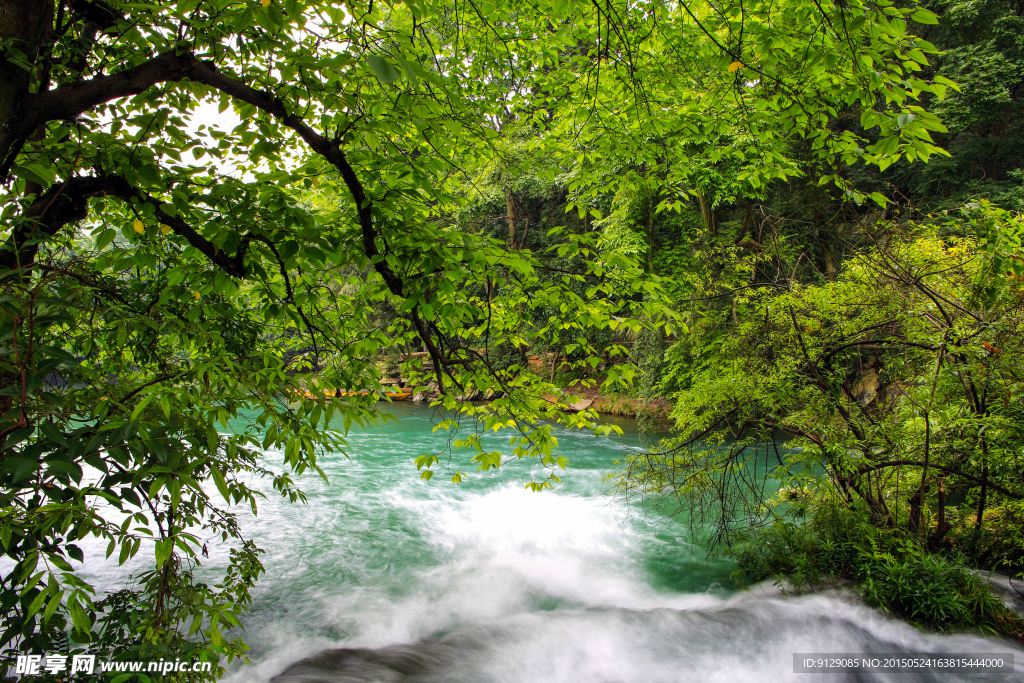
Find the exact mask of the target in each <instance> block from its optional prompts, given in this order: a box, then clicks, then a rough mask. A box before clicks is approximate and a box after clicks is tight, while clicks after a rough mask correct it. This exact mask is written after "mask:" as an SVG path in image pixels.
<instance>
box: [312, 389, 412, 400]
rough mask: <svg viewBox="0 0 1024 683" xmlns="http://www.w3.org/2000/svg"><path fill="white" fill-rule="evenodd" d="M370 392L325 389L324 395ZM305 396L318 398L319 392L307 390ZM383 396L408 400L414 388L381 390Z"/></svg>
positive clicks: (335, 396) (351, 394)
mask: <svg viewBox="0 0 1024 683" xmlns="http://www.w3.org/2000/svg"><path fill="white" fill-rule="evenodd" d="M368 393H370V392H369V391H366V390H365V389H364V390H362V391H325V392H324V396H327V397H328V398H339V397H342V396H358V395H360V394H368ZM303 396H305V397H306V398H316V396H317V394H314V393H313V392H311V391H306V392H304V393H303ZM381 396H386V397H387V398H390V399H391V400H392V401H408V400H409V399H410V398H412V389H410V388H398V389H388V390H386V391H383V392H381Z"/></svg>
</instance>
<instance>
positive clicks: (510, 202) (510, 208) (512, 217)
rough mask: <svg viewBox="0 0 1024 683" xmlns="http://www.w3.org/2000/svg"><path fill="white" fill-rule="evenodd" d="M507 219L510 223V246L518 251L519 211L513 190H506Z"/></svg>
mask: <svg viewBox="0 0 1024 683" xmlns="http://www.w3.org/2000/svg"><path fill="white" fill-rule="evenodd" d="M505 219H506V220H507V221H508V245H509V247H511V248H512V249H518V247H517V246H516V225H518V224H519V209H517V208H516V198H515V195H513V194H512V190H505Z"/></svg>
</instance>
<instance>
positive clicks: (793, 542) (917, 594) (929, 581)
mask: <svg viewBox="0 0 1024 683" xmlns="http://www.w3.org/2000/svg"><path fill="white" fill-rule="evenodd" d="M731 553H732V554H733V555H734V556H735V557H736V560H737V562H738V564H739V568H740V569H739V571H740V573H741V574H742V575H743V577H745V578H746V579H748V580H751V581H761V580H764V579H767V578H771V577H776V578H785V579H786V580H787V581H788V582H789V583H790V584H791V585H792V586H793V587H794V588H795V589H797V590H807V589H810V588H814V587H816V586H821V585H827V584H829V583H833V582H836V581H840V580H846V581H850V582H852V583H853V585H854V589H855V590H856V591H857V592H858V593H859V594H860V595H861V596H862V597H863V598H864V601H865V602H866V603H867V604H869V605H871V606H873V607H878V608H880V609H882V610H884V611H886V612H889V613H891V614H894V615H896V616H898V617H901V618H903V619H906V620H907V621H910V622H911V623H914V624H916V625H918V626H920V627H923V628H926V629H930V630H935V631H956V630H979V629H980V630H982V631H986V632H989V633H997V634H1000V635H1003V636H1007V637H1010V638H1013V639H1014V640H1017V641H1019V642H1022V643H1024V620H1022V618H1021V616H1020V615H1018V614H1017V613H1016V612H1014V611H1012V610H1010V609H1008V608H1007V607H1006V606H1005V604H1004V603H1003V601H1002V599H1001V598H1000V597H999V596H998V595H996V594H994V593H993V592H992V590H991V589H990V588H989V586H988V584H987V583H986V582H985V581H984V579H982V578H980V577H979V576H978V575H977V574H976V573H975V572H974V571H972V570H971V568H969V567H968V566H967V565H966V564H965V562H964V561H963V558H962V557H956V556H954V557H945V556H941V555H937V554H934V553H930V552H928V550H927V549H926V548H924V547H923V546H922V545H921V544H920V543H919V542H918V541H917V540H916V539H913V538H908V537H907V536H906V535H904V534H901V533H899V532H897V531H893V530H888V529H880V528H878V527H876V526H874V525H872V524H871V523H870V522H869V521H868V520H867V517H866V515H862V514H860V513H858V512H856V511H851V510H849V509H846V508H842V507H836V506H822V507H819V508H817V509H815V510H814V511H813V514H812V515H811V516H810V518H809V519H808V520H807V521H806V522H804V523H800V524H796V523H793V522H790V521H785V520H780V521H777V522H776V523H775V524H773V525H772V526H770V527H766V528H763V529H761V530H758V531H757V532H755V533H754V534H752V535H751V537H750V538H749V539H748V541H747V542H745V543H744V544H742V545H740V546H738V547H736V548H734V549H733V550H732V551H731Z"/></svg>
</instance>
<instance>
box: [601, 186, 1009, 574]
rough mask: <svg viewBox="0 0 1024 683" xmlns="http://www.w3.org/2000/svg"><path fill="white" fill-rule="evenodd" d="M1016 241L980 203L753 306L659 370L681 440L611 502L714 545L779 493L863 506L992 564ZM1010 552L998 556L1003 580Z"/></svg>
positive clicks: (1005, 465)
mask: <svg viewBox="0 0 1024 683" xmlns="http://www.w3.org/2000/svg"><path fill="white" fill-rule="evenodd" d="M1022 233H1024V221H1022V219H1021V218H1020V216H1018V215H1015V214H1011V213H1008V212H1006V211H1002V210H999V209H995V208H993V207H990V206H986V205H979V206H975V207H971V208H967V209H965V210H964V212H963V214H962V215H961V216H955V217H951V218H950V219H949V220H946V221H944V222H942V223H938V224H924V225H912V224H904V225H888V226H877V227H876V228H875V232H873V234H872V235H871V237H872V239H873V241H874V246H873V248H871V249H870V250H867V251H864V252H862V253H861V254H859V255H858V257H857V258H856V260H851V261H850V262H848V265H847V267H846V269H845V270H844V272H843V273H842V274H841V275H840V276H839V277H838V278H837V279H836V280H835V281H833V282H828V283H825V284H822V285H818V286H800V285H799V284H798V283H794V282H792V281H790V282H784V281H781V280H776V282H779V283H780V285H777V286H772V287H761V288H759V289H756V290H754V292H753V294H751V300H750V302H749V303H748V304H747V305H746V306H743V307H742V308H740V309H739V310H740V314H739V317H740V324H739V325H738V326H736V327H735V328H733V329H732V330H731V333H730V334H729V335H727V336H723V337H722V338H721V339H720V340H718V341H717V343H713V344H704V345H701V346H700V348H697V349H693V350H691V352H690V353H691V357H692V360H691V361H689V362H684V363H681V364H678V365H675V366H673V367H674V368H677V369H681V370H682V371H683V372H685V373H687V376H686V377H685V378H684V379H680V380H677V382H678V384H679V385H681V386H685V387H687V389H686V390H685V391H684V392H683V393H681V395H680V398H679V400H678V401H677V404H676V408H675V411H674V413H673V417H674V418H675V419H676V421H677V426H678V427H679V429H680V431H681V436H680V437H679V438H677V439H676V440H674V441H671V442H668V443H666V444H665V445H664V448H663V449H662V450H661V451H660V452H659V453H654V454H643V455H638V456H636V457H634V458H632V459H631V460H629V461H628V463H627V469H626V470H625V471H624V473H623V476H622V477H621V479H620V481H619V483H620V487H621V489H622V490H623V491H625V492H626V493H629V494H631V495H637V496H642V497H645V498H652V497H653V498H654V499H658V498H659V497H660V498H664V500H665V504H666V505H669V506H671V507H672V508H673V509H677V510H678V511H679V512H681V513H683V514H686V515H689V516H690V518H691V519H694V520H698V519H699V520H702V521H703V522H704V523H705V524H706V525H708V526H709V527H710V528H711V534H712V538H713V539H716V540H718V541H722V542H731V541H732V540H735V539H736V538H738V537H740V536H742V535H743V534H744V533H745V532H746V531H747V530H749V529H750V528H751V526H757V525H759V524H763V523H767V522H769V521H771V519H772V518H773V517H775V516H776V515H777V514H778V513H779V512H780V511H782V510H784V509H785V505H786V498H785V496H784V495H782V494H780V495H779V496H775V497H774V498H773V493H772V492H773V488H772V487H773V486H781V487H783V489H784V490H788V491H792V492H794V493H793V495H795V496H797V497H798V498H807V499H809V500H813V501H836V502H846V503H848V504H851V505H852V504H854V503H855V502H856V503H857V504H863V505H864V506H866V507H867V508H868V509H869V510H870V511H871V514H872V516H873V519H874V521H875V523H877V524H879V525H880V526H885V527H889V528H900V529H904V530H906V531H907V532H908V533H909V534H910V535H912V536H917V537H919V538H920V539H921V540H922V541H924V542H927V543H928V544H929V545H931V546H932V547H936V548H937V547H946V546H948V545H949V544H950V543H951V542H953V541H952V540H951V539H950V538H947V535H948V534H949V533H950V531H951V530H953V529H954V528H956V529H958V530H959V531H958V532H957V533H955V534H954V536H953V539H957V542H958V543H959V545H960V546H961V547H962V548H963V549H964V550H965V551H966V552H969V553H970V554H971V555H973V557H974V558H975V559H976V560H977V561H980V562H984V561H986V560H987V559H989V558H991V557H993V556H994V552H995V548H994V546H989V547H985V545H984V544H983V543H982V541H983V537H984V536H985V534H984V533H983V529H985V525H986V522H985V519H986V518H985V515H986V510H987V509H989V508H990V507H991V506H996V505H1006V504H1014V505H1015V504H1016V503H1015V501H1019V500H1021V498H1022V496H1024V491H1022V490H1021V489H1020V481H1019V477H1018V476H1017V472H1018V470H1019V458H1020V455H1021V452H1022V446H1024V441H1022V434H1021V431H1020V429H1019V424H1020V415H1019V407H1020V403H1019V400H1018V397H1019V395H1020V392H1021V390H1022V386H1021V384H1020V381H1021V380H1020V378H1021V376H1022V374H1021V367H1022V364H1024V356H1022V355H1021V351H1022V350H1021V347H1020V345H1019V339H1020V338H1021V332H1022V330H1021V329H1020V324H1021V317H1020V310H1021V304H1022V298H1021V296H1022V292H1021V289H1020V282H1021V280H1020V274H1021V273H1022V272H1024V263H1022V261H1021V260H1020V257H1019V254H1020V246H1019V245H1020V238H1021V235H1022ZM783 282H784V284H782V283H783ZM780 440H781V441H785V443H779V441H780ZM765 448H768V449H769V450H768V452H767V453H765V450H764V449H765ZM772 449H774V452H773V450H772ZM752 453H756V454H757V455H756V457H755V455H752ZM772 480H774V481H776V482H778V483H776V484H771V483H768V482H770V481H772ZM779 506H781V507H779ZM932 511H934V512H932ZM1009 518H1012V517H1006V516H1004V517H1003V518H1002V521H1000V519H998V518H997V519H996V520H990V521H989V525H990V526H992V525H999V526H1002V525H1004V524H1005V520H1006V519H1009ZM968 530H969V533H966V532H967V531H968ZM995 535H996V536H998V537H999V538H1001V539H1003V541H1005V539H1007V538H1008V536H1007V534H1006V533H1004V532H999V533H996V534H995ZM1022 551H1024V548H1021V547H1019V546H1018V547H1017V548H1016V549H1015V550H1013V551H1012V552H1011V551H1009V549H1008V548H1006V547H1005V545H1004V546H1002V552H1003V559H1006V560H1009V561H1011V562H1012V563H1013V566H1019V564H1020V561H1021V557H1022ZM1011 556H1012V558H1013V559H1012V560H1010V559H1009V558H1010V557H1011Z"/></svg>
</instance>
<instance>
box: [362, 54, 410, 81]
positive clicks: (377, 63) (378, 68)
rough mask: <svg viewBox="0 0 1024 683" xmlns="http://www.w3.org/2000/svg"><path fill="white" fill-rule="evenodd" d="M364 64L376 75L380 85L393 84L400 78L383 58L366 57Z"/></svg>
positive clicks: (395, 70)
mask: <svg viewBox="0 0 1024 683" xmlns="http://www.w3.org/2000/svg"><path fill="white" fill-rule="evenodd" d="M366 63H367V64H369V65H370V69H372V70H373V73H374V74H376V75H377V78H379V79H380V82H381V83H384V84H385V85H387V84H389V83H394V82H395V81H397V80H399V79H400V78H401V77H402V74H401V73H399V71H398V69H396V68H395V67H394V66H392V65H391V63H390V62H388V61H386V60H385V59H384V58H383V57H378V56H377V55H367V56H366Z"/></svg>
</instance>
